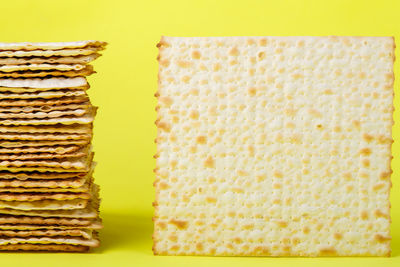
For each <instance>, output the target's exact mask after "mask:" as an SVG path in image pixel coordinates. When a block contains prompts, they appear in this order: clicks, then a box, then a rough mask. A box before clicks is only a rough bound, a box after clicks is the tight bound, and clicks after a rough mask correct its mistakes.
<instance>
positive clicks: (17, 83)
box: [0, 77, 88, 89]
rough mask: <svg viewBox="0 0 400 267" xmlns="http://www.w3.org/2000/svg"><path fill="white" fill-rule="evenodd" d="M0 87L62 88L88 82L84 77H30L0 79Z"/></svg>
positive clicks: (83, 85) (85, 84)
mask: <svg viewBox="0 0 400 267" xmlns="http://www.w3.org/2000/svg"><path fill="white" fill-rule="evenodd" d="M0 87H5V88H8V87H10V88H41V89H62V88H81V89H85V88H87V87H88V82H87V80H86V78H84V77H75V78H60V77H57V78H46V79H40V78H31V79H22V78H21V79H7V78H2V79H0Z"/></svg>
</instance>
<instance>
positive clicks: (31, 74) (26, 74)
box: [0, 65, 96, 90]
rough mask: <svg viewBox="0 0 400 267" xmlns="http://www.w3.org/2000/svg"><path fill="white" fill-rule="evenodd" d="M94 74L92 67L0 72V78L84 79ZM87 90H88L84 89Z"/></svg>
mask: <svg viewBox="0 0 400 267" xmlns="http://www.w3.org/2000/svg"><path fill="white" fill-rule="evenodd" d="M93 73H96V72H95V71H94V70H93V67H92V66H90V65H89V66H86V68H84V69H81V70H69V71H59V70H55V71H54V70H47V71H46V70H42V71H23V72H22V71H19V72H0V78H2V77H8V78H35V77H48V76H49V77H50V76H51V77H55V76H56V77H57V76H62V77H86V76H90V75H92V74H93ZM86 89H88V88H86ZM0 90H1V88H0Z"/></svg>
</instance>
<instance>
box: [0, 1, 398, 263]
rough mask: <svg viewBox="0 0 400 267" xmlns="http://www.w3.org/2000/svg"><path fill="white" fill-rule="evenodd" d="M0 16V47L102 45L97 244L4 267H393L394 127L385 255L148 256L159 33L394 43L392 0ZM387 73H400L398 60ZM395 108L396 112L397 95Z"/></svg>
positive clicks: (25, 8) (55, 9)
mask: <svg viewBox="0 0 400 267" xmlns="http://www.w3.org/2000/svg"><path fill="white" fill-rule="evenodd" d="M0 11H1V15H0V25H1V26H0V41H1V42H17V41H74V40H85V39H99V40H103V41H107V42H109V46H108V47H107V50H106V51H105V52H104V55H103V57H101V58H99V59H98V60H96V61H95V62H94V65H95V69H96V71H97V74H95V75H93V76H91V77H90V78H89V81H90V83H91V86H92V87H91V89H90V90H89V94H90V96H91V99H92V102H93V103H94V104H95V105H97V106H99V107H100V110H99V112H98V115H97V118H96V121H95V136H94V147H95V151H96V156H95V159H96V161H98V163H99V164H98V167H97V169H96V172H95V178H96V181H97V183H98V184H100V186H101V196H102V198H103V202H102V207H101V212H102V217H103V219H104V226H105V228H104V229H103V230H102V232H101V238H102V246H101V248H99V249H96V250H94V251H93V253H90V254H64V253H61V254H49V253H0V264H1V265H2V266H32V267H33V266H60V267H61V266H158V265H159V266H193V267H195V266H204V265H207V266H224V265H226V266H243V265H251V266H291V265H293V264H296V265H298V266H337V265H342V266H356V265H360V266H362V265H370V266H381V265H383V264H385V266H400V191H399V188H400V181H399V171H400V169H399V166H400V157H398V156H397V154H398V153H399V152H400V143H399V141H398V138H397V137H398V136H399V134H400V125H399V124H396V125H395V127H394V132H393V135H394V139H395V143H394V145H393V153H394V160H393V162H392V166H393V169H394V173H393V176H392V181H393V189H392V197H391V199H392V222H393V224H392V236H393V242H392V251H393V253H392V257H391V258H316V259H304V258H243V257H238V258H233V257H227V258H223V257H161V256H153V254H152V251H151V246H152V241H151V233H152V221H151V216H152V212H153V208H152V206H151V202H152V201H153V197H154V192H153V187H152V183H153V180H154V177H153V172H152V170H153V168H154V165H155V161H154V160H153V158H152V155H153V154H154V152H155V145H154V142H153V140H154V138H155V134H156V130H155V126H154V120H155V117H156V114H155V111H154V107H155V103H156V101H155V98H154V97H153V95H154V93H155V91H156V87H157V62H156V56H157V49H156V47H155V45H156V43H157V42H158V41H159V39H160V36H161V35H170V36H235V35H370V36H382V35H384V36H385V35H394V36H395V37H396V39H397V40H398V41H399V42H400V19H399V18H400V1H397V0H392V1H386V0H378V1H372V0H369V1H368V0H365V1H351V0H340V1H339V0H332V1H323V0H321V1H304V0H292V1H285V0H274V1H253V0H245V1H235V0H227V1H218V0H203V1H190V0H186V1H145V0H141V1H136V0H134V1H120V0H109V1H84V0H69V1H55V0H48V1H20V0H13V1H1V4H0ZM396 54H397V55H399V51H397V52H396ZM398 58H399V56H398ZM395 74H396V76H397V77H400V69H399V64H396V66H395ZM398 84H399V83H398V82H396V83H395V87H396V92H398V88H397V87H398V86H397V85H398ZM395 105H396V107H397V110H399V107H400V106H399V98H398V97H397V98H396V99H395ZM398 117H399V111H396V113H395V121H398Z"/></svg>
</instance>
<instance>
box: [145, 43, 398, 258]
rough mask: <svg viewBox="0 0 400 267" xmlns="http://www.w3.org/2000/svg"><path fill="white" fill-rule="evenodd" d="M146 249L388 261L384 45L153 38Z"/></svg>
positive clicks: (388, 90)
mask: <svg viewBox="0 0 400 267" xmlns="http://www.w3.org/2000/svg"><path fill="white" fill-rule="evenodd" d="M158 47H159V49H160V55H159V58H158V59H159V89H158V92H157V93H156V96H157V98H158V107H157V110H158V119H157V121H156V125H157V127H158V134H157V139H156V142H157V154H156V158H157V165H156V169H155V173H156V181H155V188H156V201H155V203H154V205H155V214H154V235H153V240H154V247H153V250H154V253H155V254H166V255H235V256H239V255H242V256H289V255H290V256H332V255H336V256H387V255H390V239H391V237H390V203H389V191H390V187H391V182H390V175H391V168H390V163H391V158H392V155H391V144H392V136H391V130H392V125H393V119H392V113H393V61H394V40H393V38H392V37H215V38H178V37H163V38H162V39H161V42H160V43H159V45H158Z"/></svg>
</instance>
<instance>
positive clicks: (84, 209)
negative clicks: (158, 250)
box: [0, 41, 106, 251]
mask: <svg viewBox="0 0 400 267" xmlns="http://www.w3.org/2000/svg"><path fill="white" fill-rule="evenodd" d="M105 45H106V43H104V42H98V41H82V42H68V43H0V250H46V251H86V250H88V249H89V248H90V247H96V246H98V245H99V241H98V237H97V232H96V230H98V229H100V228H101V227H102V225H101V220H100V219H99V216H98V208H99V196H98V191H99V188H98V186H97V185H96V184H94V183H93V177H92V173H93V170H94V164H95V163H94V162H93V151H92V148H91V140H92V128H93V127H92V125H93V119H94V116H95V114H96V107H94V106H92V104H91V103H90V100H89V97H88V95H87V93H86V90H87V89H89V84H88V82H87V80H86V78H85V76H88V75H90V74H92V73H93V72H94V71H93V67H92V66H91V65H89V64H88V63H90V62H91V61H93V60H94V59H96V58H97V57H98V56H99V55H100V54H99V53H98V52H99V51H100V50H103V49H104V47H105Z"/></svg>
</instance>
